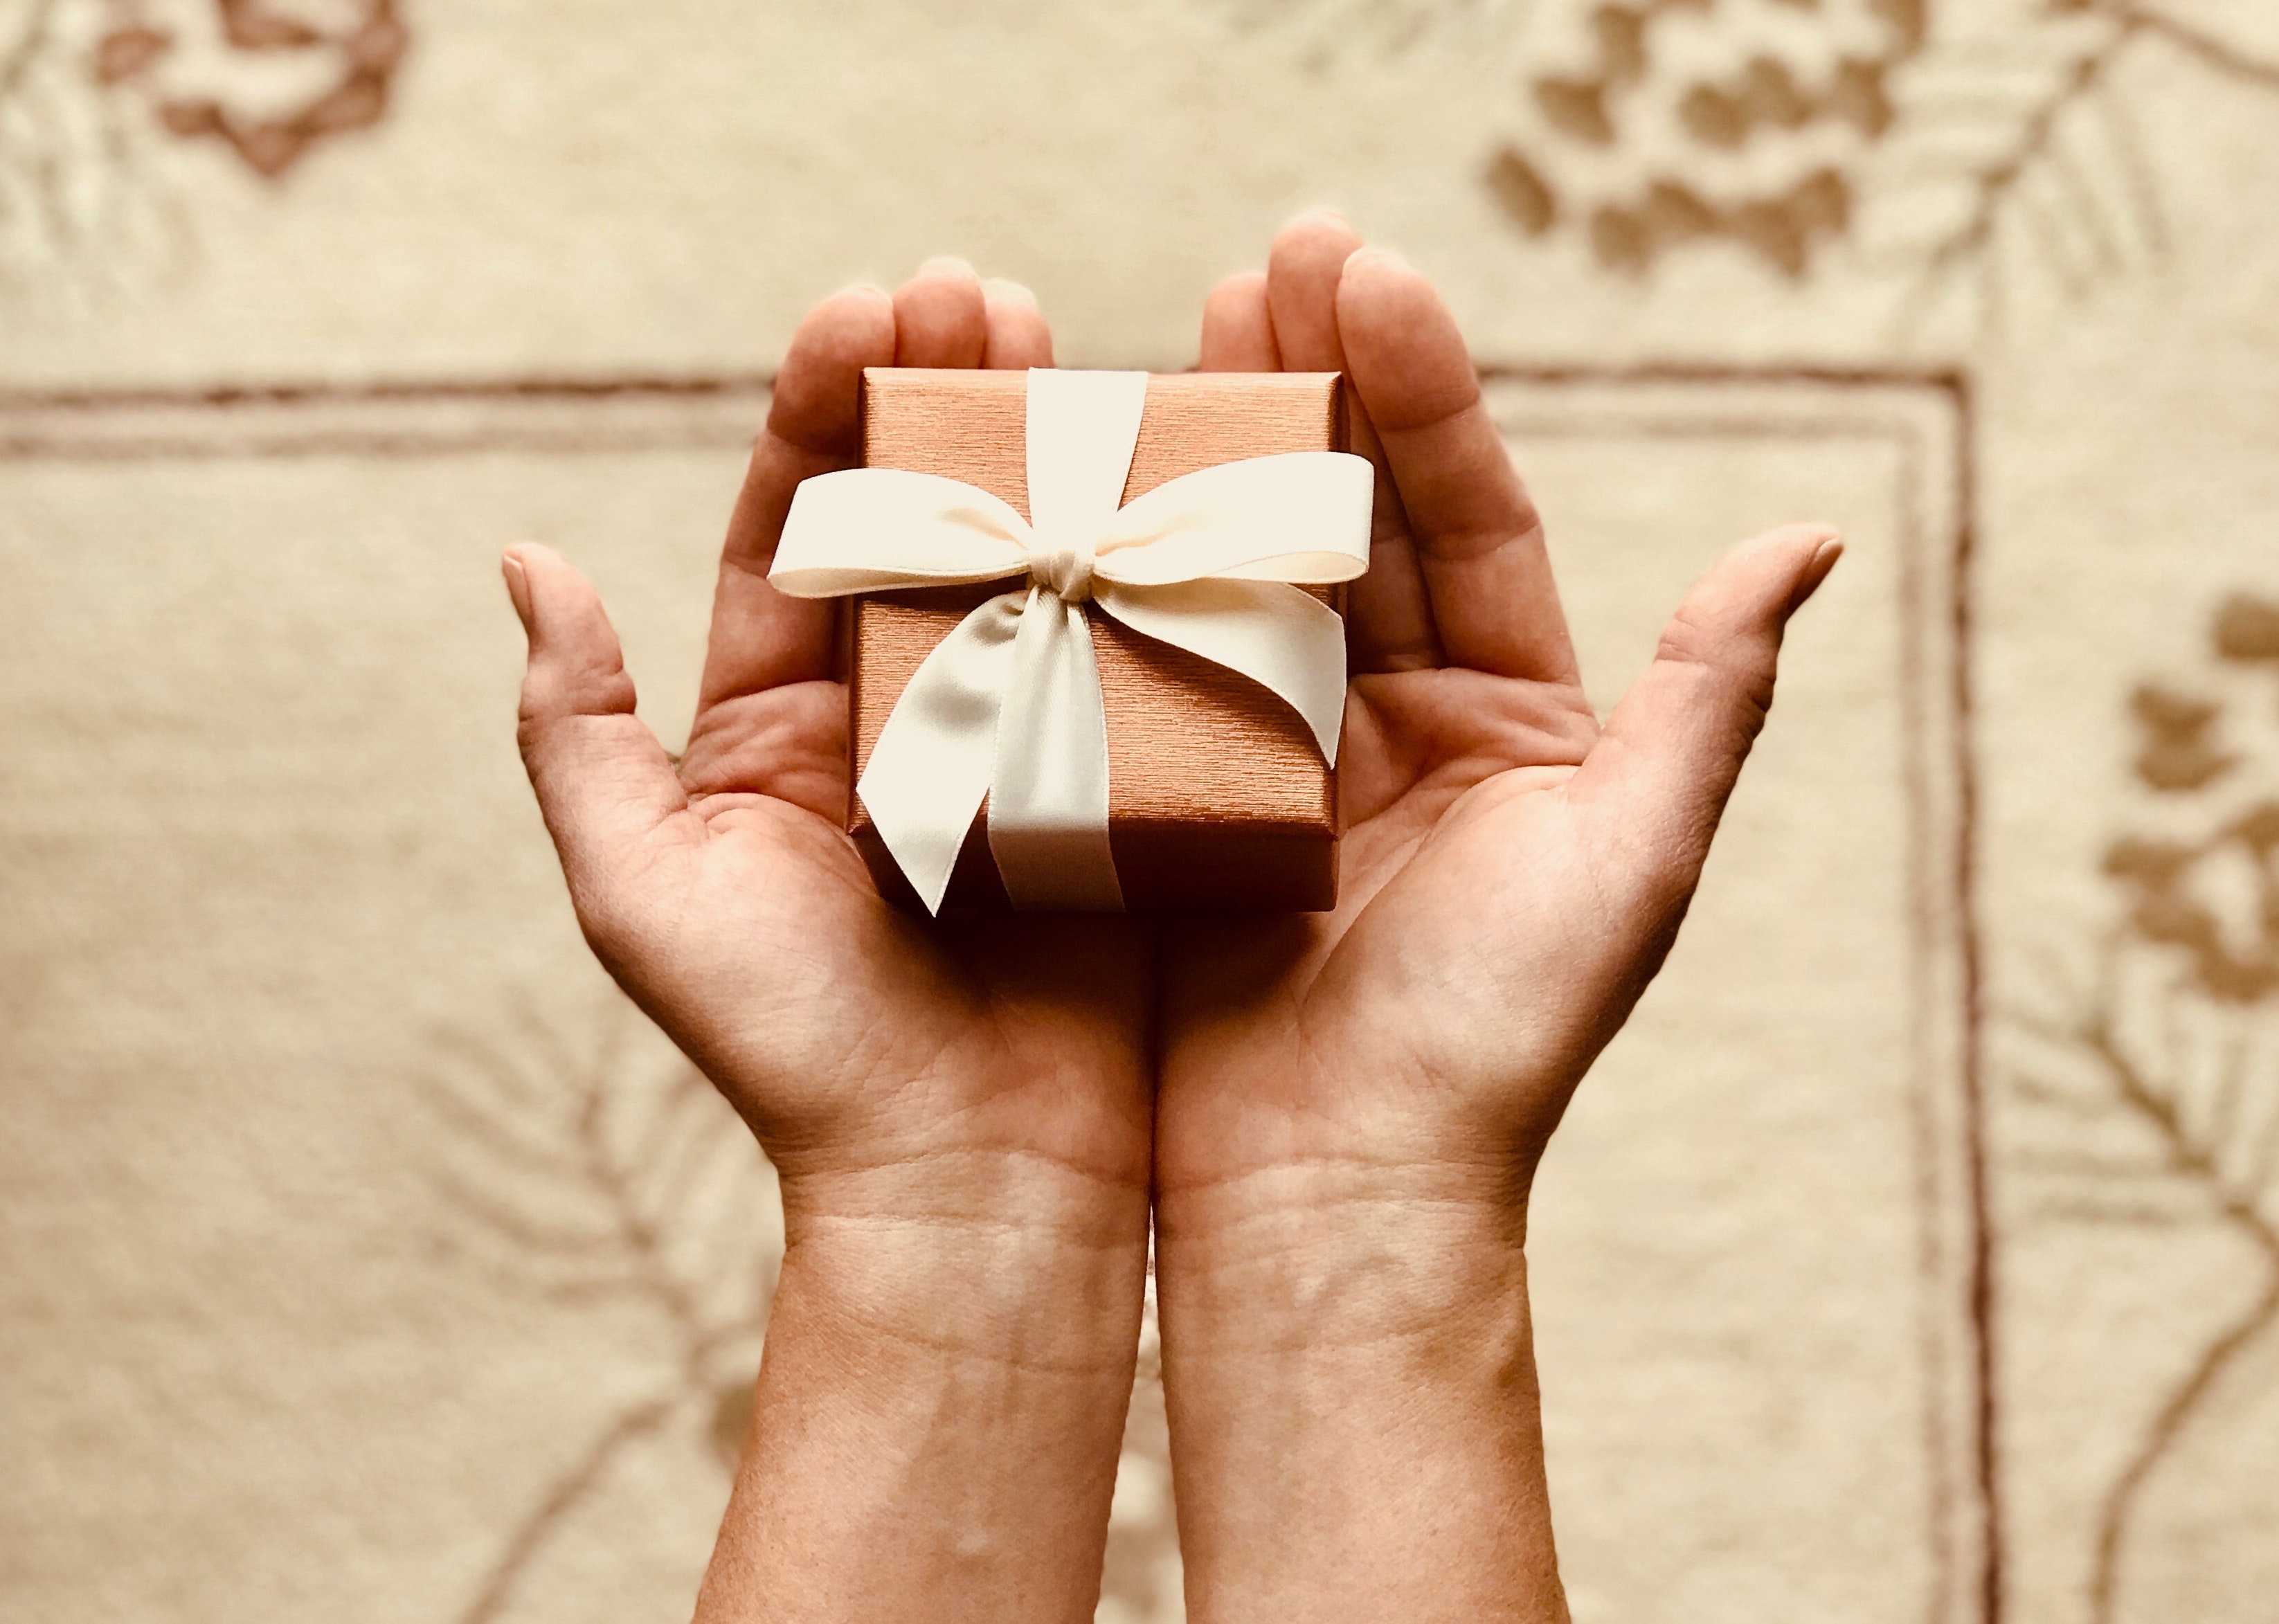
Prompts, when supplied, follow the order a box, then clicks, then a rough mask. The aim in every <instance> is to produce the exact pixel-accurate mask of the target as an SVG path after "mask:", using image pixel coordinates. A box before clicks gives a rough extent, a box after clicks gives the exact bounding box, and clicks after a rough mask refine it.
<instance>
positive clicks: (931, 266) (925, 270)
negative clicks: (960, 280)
mask: <svg viewBox="0 0 2279 1624" xmlns="http://www.w3.org/2000/svg"><path fill="white" fill-rule="evenodd" d="M918 274H919V275H920V276H943V275H948V276H965V277H971V278H973V280H976V281H978V280H981V279H980V276H979V274H978V272H975V270H974V269H973V265H972V262H971V261H970V260H964V259H960V258H959V257H957V256H956V255H955V254H936V255H935V256H934V257H932V259H929V260H926V261H925V262H924V263H923V264H920V265H919V266H918Z"/></svg>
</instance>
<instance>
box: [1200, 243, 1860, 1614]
mask: <svg viewBox="0 0 2279 1624" xmlns="http://www.w3.org/2000/svg"><path fill="white" fill-rule="evenodd" d="M1202 364H1203V365H1204V367H1205V368H1206V369H1213V370H1236V371H1273V370H1278V369H1287V370H1291V371H1318V372H1328V371H1342V372H1345V373H1346V374H1347V378H1348V379H1349V380H1350V382H1351V384H1352V387H1353V389H1354V398H1355V402H1356V404H1357V406H1358V408H1359V410H1358V412H1357V413H1356V415H1355V427H1356V440H1357V444H1356V446H1355V448H1356V449H1357V450H1362V451H1365V452H1366V453H1367V454H1368V455H1369V456H1370V457H1371V458H1372V460H1374V461H1375V462H1376V463H1377V469H1378V480H1377V512H1376V525H1375V534H1374V540H1373V545H1372V548H1371V558H1370V572H1369V573H1368V574H1367V575H1366V576H1364V577H1363V578H1362V579H1360V580H1359V581H1356V582H1355V583H1354V587H1353V591H1352V596H1351V601H1350V616H1349V621H1348V630H1349V638H1348V640H1349V646H1350V654H1351V665H1352V670H1353V672H1354V676H1353V678H1352V681H1351V686H1350V689H1349V693H1348V696H1347V708H1346V724H1345V738H1344V743H1343V745H1342V747H1341V750H1340V755H1339V781H1340V793H1341V794H1342V796H1343V801H1344V806H1343V813H1344V819H1345V824H1346V829H1347V833H1346V837H1345V841H1344V846H1343V850H1342V857H1341V869H1340V890H1339V906H1338V908H1337V909H1336V911H1335V912H1333V913H1330V914H1326V915H1293V916H1287V917H1282V918H1274V919H1262V920H1248V921H1244V920H1232V919H1230V920H1221V921H1204V920H1195V921H1191V922H1186V923H1175V924H1170V925H1168V926H1167V928H1166V929H1165V931H1164V933H1163V944H1162V949H1161V952H1162V957H1161V965H1162V977H1163V991H1162V1000H1163V1002H1162V1013H1161V1027H1160V1030H1159V1033H1158V1038H1157V1041H1158V1044H1159V1046H1160V1050H1161V1062H1160V1067H1161V1069H1160V1076H1159V1084H1158V1095H1157V1106H1156V1129H1155V1180H1156V1214H1155V1223H1156V1289H1157V1298H1158V1306H1159V1311H1160V1314H1161V1318H1162V1331H1163V1384H1164V1393H1165V1398H1166V1402H1167V1405H1168V1406H1169V1411H1170V1424H1171V1460H1172V1473H1173V1480H1174V1482H1175V1483H1176V1484H1177V1490H1178V1494H1177V1501H1178V1524H1179V1535H1180V1544H1181V1551H1182V1555H1183V1558H1184V1560H1185V1564H1186V1584H1187V1605H1188V1616H1189V1617H1190V1618H1191V1619H1193V1620H1199V1624H1232V1621H1233V1620H1255V1619H1263V1618H1271V1619H1274V1620H1278V1624H1307V1621H1308V1620H1325V1621H1326V1620H1354V1619H1384V1620H1402V1621H1403V1624H1425V1621H1427V1620H1466V1621H1467V1624H1479V1621H1481V1620H1562V1619H1564V1618H1565V1617H1566V1616H1567V1610H1566V1605H1565V1601H1564V1597H1563V1595H1562V1590H1561V1588H1560V1583H1559V1578H1558V1569H1557V1564H1556V1562H1555V1559H1554V1552H1553V1544H1552V1530H1551V1516H1550V1503H1549V1498H1548V1495H1547V1492H1546V1485H1545V1480H1544V1469H1543V1444H1542V1430H1541V1423H1540V1417H1539V1405H1538V1395H1537V1386H1536V1379H1535V1367H1534V1355H1533V1349H1532V1341H1531V1330H1530V1321H1529V1314H1528V1299H1527V1266H1526V1252H1525V1242H1526V1237H1527V1207H1528V1193H1529V1190H1530V1187H1531V1183H1532V1180H1533V1176H1534V1173H1535V1169H1536V1165H1537V1162H1538V1160H1539V1157H1540V1155H1541V1153H1542V1151H1543V1148H1544V1145H1545V1143H1546V1141H1547V1140H1548V1139H1549V1138H1550V1137H1551V1133H1552V1130H1553V1129H1554V1127H1556V1125H1557V1124H1558V1122H1559V1118H1560V1115H1561V1113H1562V1111H1563V1110H1564V1109H1565V1107H1566V1104H1567V1101H1568V1099H1569V1097H1570V1096H1571V1095H1572V1093H1573V1092H1574V1090H1575V1087H1576V1085H1577V1083H1578V1082H1580V1080H1581V1078H1582V1076H1583V1074H1584V1072H1585V1069H1587V1068H1588V1067H1589V1066H1590V1064H1591V1061H1592V1059H1593V1057H1595V1056H1596V1055H1597V1053H1599V1051H1600V1049H1601V1048H1602V1047H1604V1046H1605V1045H1606V1043H1607V1041H1608V1038H1611V1037H1613V1035H1614V1033H1615V1030H1617V1029H1618V1028H1619V1027H1620V1026H1621V1025H1622V1023H1623V1020H1624V1019H1625V1018H1626V1017H1627V1016H1628V1015H1629V1014H1630V1011H1631V1008H1632V1007H1633V1006H1634V1005H1635V1004H1636V1002H1637V1001H1638V995H1639V994H1640V992H1643V991H1644V989H1645V987H1646V984H1647V982H1648V981H1649V980H1650V979H1651V978H1652V977H1653V976H1654V972H1655V971H1656V970H1657V969H1659V968H1660V966H1661V961H1662V960H1663V957H1664V956H1665V954H1667V953H1668V951H1669V946H1670V944H1671V942H1672V941H1673V939H1674V938H1675V937H1676V935H1677V928H1678V924H1679V922H1680V920H1681V919H1682V918H1683V916H1684V912H1685V908H1686V904H1687V902H1688V900H1690V899H1691V897H1692V893H1693V889H1694V885H1695V884H1696V882H1697V881H1698V879H1699V878H1700V872H1701V867H1702V862H1703V860H1704V859H1705V858H1706V857H1707V854H1708V849H1709V842H1710V838H1711V836H1712V835H1713V834H1714V833H1715V830H1716V826H1717V821H1718V818H1719V816H1720V814H1721V812H1722V811H1723V807H1724V803H1725V801H1726V798H1727V796H1728V795H1729V794H1730V793H1731V791H1732V787H1733V785H1734V781H1735V779H1736V778H1737V776H1738V773H1739V771H1740V769H1741V764H1742V762H1743V759H1744V758H1745V757H1746V755H1747V754H1748V750H1749V747H1750V744H1751V741H1752V740H1753V739H1754V738H1755V737H1756V735H1757V732H1758V731H1759V729H1760V728H1761V726H1762V724H1763V723H1764V720H1765V716H1766V712H1767V709H1768V708H1769V705H1770V703H1771V701H1772V691H1773V679H1774V672H1775V666H1776V658H1777V655H1778V652H1779V647H1780V640H1781V632H1782V628H1783V626H1784V624H1786V622H1787V620H1788V617H1790V615H1792V613H1793V612H1794V611H1795V610H1796V609H1798V608H1799V607H1800V606H1801V605H1802V603H1803V602H1804V601H1805V600H1806V599H1807V597H1809V596H1810V595H1811V594H1812V593H1813V591H1814V590H1815V588H1817V587H1818V586H1819V585H1820V583H1821V581H1822V579H1824V578H1826V576H1827V574H1828V572H1829V571H1830V569H1831V568H1832V567H1833V566H1834V564H1835V563H1836V559H1837V556H1838V552H1839V551H1840V547H1839V544H1838V541H1837V540H1836V539H1835V537H1834V535H1833V533H1832V532H1830V531H1829V530H1827V529H1825V528H1823V527H1818V526H1809V525H1800V526H1795V527H1792V528H1789V529H1784V530H1779V531H1776V532H1772V533H1770V534H1769V535H1766V536H1762V537H1760V538H1759V539H1757V540H1754V541H1752V542H1749V543H1747V544H1746V545H1744V546H1742V547H1740V548H1738V549H1737V550H1735V551H1734V552H1732V553H1731V554H1730V555H1727V556H1726V557H1725V558H1724V559H1723V562H1721V563H1719V564H1717V565H1716V567H1715V569H1713V570H1712V571H1710V573H1709V574H1708V575H1707V577H1706V578H1704V579H1703V580H1702V581H1701V582H1700V585H1698V586H1696V587H1695V588H1694V589H1693V591H1692V593H1691V594H1689V595H1688V596H1687V597H1686V599H1685V601H1684V604H1683V606H1682V607H1681V608H1679V609H1678V610H1677V615H1676V617H1675V618H1673V619H1672V620H1671V621H1670V622H1669V627H1668V629H1667V631H1666V632H1664V633H1663V635H1662V639H1661V647H1660V648H1659V650H1658V653H1657V656H1656V658H1655V661H1654V664H1653V665H1652V667H1651V668H1650V669H1649V670H1647V672H1646V674H1645V675H1644V676H1643V677H1641V678H1639V679H1638V683H1637V684H1636V685H1635V686H1633V687H1632V688H1631V691H1630V693H1628V694H1627V695H1625V696H1624V697H1623V700H1622V701H1621V703H1620V704H1619V705H1618V706H1617V707H1616V708H1615V710H1614V712H1613V713H1612V715H1611V716H1609V717H1608V720H1607V721H1606V723H1605V724H1604V725H1603V726H1601V725H1600V723H1599V721H1598V720H1597V718H1596V716H1595V714H1594V713H1593V711H1592V708H1591V707H1590V705H1589V704H1588V703H1587V702H1586V701H1585V698H1584V694H1583V689H1582V686H1581V682H1580V678H1579V676H1578V673H1577V669H1576V663H1575V657H1574V653H1573V649H1572V647H1571V644H1570V642H1569V637H1568V633H1567V629H1566V624H1565V622H1564V619H1563V617H1562V614H1561V611H1560V607H1559V601H1558V594H1557V592H1556V589H1555V587H1554V584H1553V581H1552V578H1551V570H1550V564H1549V562H1548V559H1547V557H1546V553H1545V550H1544V541H1543V529H1542V525H1541V524H1540V522H1539V518H1538V517H1537V514H1536V512H1535V509H1534V508H1533V506H1532V504H1531V502H1530V501H1529V500H1528V497H1527V494H1526V491H1525V489H1524V487H1523V485H1522V483H1521V481H1520V479H1519V477H1518V475H1517V473H1516V472H1515V471H1514V469H1513V468H1512V465H1511V462H1510V459H1509V457H1508V454H1507V453H1506V451H1505V448H1504V446H1503V443H1502V440H1501V438H1500V435H1499V434H1498V433H1497V431H1496V429H1495V427H1494V425H1493V424H1492V421H1491V420H1490V418H1489V417H1488V414H1487V411H1486V409H1485V403H1484V402H1483V400H1482V397H1481V393H1480V387H1479V383H1478V379H1477V373H1476V372H1475V369H1474V367H1473V364H1472V362H1471V359H1470V357H1469V355H1468V354H1467V353H1466V350H1465V348H1464V344H1463V341H1462V338H1461V336H1460V335H1459V334H1458V333H1457V330H1456V327H1455V324H1454V321H1453V320H1452V319H1451V318H1450V316H1449V314H1448V312H1447V310H1446V308H1445V306H1444V305H1443V304H1442V303H1441V302H1440V300H1439V297H1438V295H1436V294H1435V293H1434V292H1433V290H1432V289H1431V286H1430V284H1429V283H1427V282H1426V281H1425V280H1424V279H1423V277H1422V276H1420V275H1419V274H1418V273H1417V272H1416V271H1415V270H1413V269H1412V268H1410V267H1409V266H1408V264H1406V263H1405V262H1403V261H1402V260H1400V258H1399V257H1396V256H1393V255H1391V254H1388V253H1385V252H1383V251H1380V250H1373V249H1365V248H1364V247H1363V245H1362V241H1361V240H1360V238H1359V237H1358V236H1357V235H1356V234H1354V230H1353V228H1352V227H1351V226H1349V225H1347V223H1346V222H1345V221H1344V220H1343V219H1342V218H1339V217H1337V216H1335V215H1327V214H1324V215H1315V216H1309V217H1306V218H1301V219H1300V220H1298V221H1296V222H1294V223H1293V225H1291V226H1288V227H1287V228H1285V230H1284V232H1283V233H1282V234H1281V235H1280V236H1279V237H1278V239H1277V240H1276V241H1275V243H1274V246H1273V249H1272V253H1271V256H1270V261H1269V264H1268V268H1267V270H1266V271H1265V272H1264V273H1263V274H1251V275H1246V276H1239V277H1236V278H1233V279H1231V280H1228V281H1227V282H1225V283H1224V284H1223V285H1221V287H1219V288H1218V289H1217V291H1216V293H1215V294H1214V295H1212V297H1211V299H1210V301H1209V305H1208V308H1207V310H1206V314H1205V318H1204V324H1203V341H1202Z"/></svg>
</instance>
